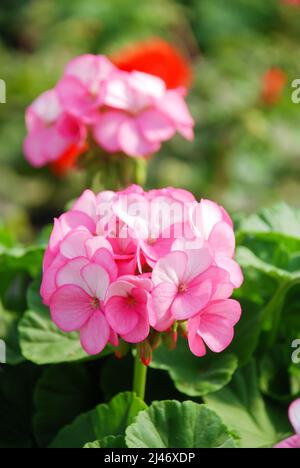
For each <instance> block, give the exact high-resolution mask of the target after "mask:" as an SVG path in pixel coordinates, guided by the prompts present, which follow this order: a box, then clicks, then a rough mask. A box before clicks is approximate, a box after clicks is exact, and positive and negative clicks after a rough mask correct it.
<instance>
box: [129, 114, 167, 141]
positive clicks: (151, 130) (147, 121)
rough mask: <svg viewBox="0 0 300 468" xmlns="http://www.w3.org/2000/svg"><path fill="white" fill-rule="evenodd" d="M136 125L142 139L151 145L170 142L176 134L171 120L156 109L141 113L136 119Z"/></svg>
mask: <svg viewBox="0 0 300 468" xmlns="http://www.w3.org/2000/svg"><path fill="white" fill-rule="evenodd" d="M137 124H138V126H139V128H140V130H141V132H142V133H143V135H144V137H145V138H146V139H147V140H149V141H151V142H153V143H156V142H158V141H167V140H170V139H171V138H172V137H173V136H174V135H175V133H176V127H175V126H174V124H173V123H172V122H171V120H170V119H169V118H168V117H166V116H165V115H163V114H162V113H161V112H160V111H158V110H156V109H149V110H146V111H144V112H142V113H141V114H140V115H139V117H138V118H137Z"/></svg>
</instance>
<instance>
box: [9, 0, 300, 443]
mask: <svg viewBox="0 0 300 468" xmlns="http://www.w3.org/2000/svg"><path fill="white" fill-rule="evenodd" d="M151 36H160V37H163V38H165V39H167V40H169V41H171V42H174V43H175V44H177V46H178V47H180V48H181V49H182V50H183V52H184V53H185V54H186V55H187V56H188V57H189V58H190V60H191V62H192V64H193V70H194V82H193V86H192V89H191V93H190V95H189V98H188V99H189V104H190V106H191V109H192V113H193V115H194V117H195V119H196V122H197V128H196V139H195V142H194V143H192V144H190V143H187V142H185V141H183V140H182V139H181V138H179V137H178V138H176V139H174V140H173V141H172V142H170V143H169V144H166V145H165V146H164V147H163V149H162V151H161V153H160V154H158V155H157V156H155V158H153V160H152V161H151V163H150V170H149V177H148V181H147V185H148V187H151V188H153V187H161V186H166V185H174V186H180V187H185V188H187V189H189V190H191V191H193V192H194V193H195V194H196V195H197V196H198V197H201V196H203V197H207V198H212V199H214V200H216V201H218V202H220V203H222V204H224V205H225V206H226V207H227V208H228V210H229V211H230V212H231V213H232V214H235V217H236V229H237V240H238V252H237V257H238V260H239V261H240V263H241V264H242V266H243V268H244V271H245V277H246V281H245V284H244V286H243V287H242V288H241V290H240V291H239V292H238V293H237V298H238V299H239V300H240V301H241V303H242V306H243V319H242V321H241V323H240V324H239V326H238V327H237V333H236V337H235V340H234V342H233V344H232V346H231V347H230V348H229V350H227V351H226V352H225V353H224V354H222V355H220V356H216V355H215V356H212V355H209V356H207V358H204V359H201V360H199V359H196V358H194V357H193V356H192V355H191V354H190V353H189V352H188V350H187V347H186V343H185V344H183V342H182V341H180V342H179V345H178V348H177V349H176V351H175V352H173V353H170V352H168V351H167V350H165V349H164V348H161V349H159V350H158V351H157V353H155V355H154V359H153V361H152V364H151V369H150V371H149V385H148V391H147V398H146V403H147V405H149V406H150V407H149V408H147V406H146V404H145V403H143V402H142V401H140V400H139V399H138V398H136V397H135V396H134V395H132V394H131V393H128V392H129V391H130V389H131V379H132V376H131V372H132V357H131V356H127V357H126V358H125V359H124V360H122V361H120V362H119V361H116V360H115V359H114V357H113V356H110V350H109V349H108V350H106V351H105V353H104V355H103V356H102V358H101V359H99V360H88V359H87V358H86V356H85V355H84V353H83V352H82V350H81V349H80V346H79V342H78V337H77V335H68V336H66V335H65V334H62V333H60V332H59V331H58V330H57V329H56V327H55V326H54V325H53V323H52V322H51V320H50V318H49V313H48V310H47V309H46V308H45V307H43V305H42V304H41V300H40V297H39V293H38V287H39V281H40V271H41V262H42V257H43V252H44V249H45V247H46V244H47V239H48V234H49V230H48V229H47V228H45V226H47V225H48V224H49V223H51V222H52V219H53V217H54V216H55V215H57V214H60V213H61V212H62V211H63V210H64V207H65V206H66V204H67V203H68V202H69V200H70V199H72V198H75V197H76V196H78V195H79V194H80V193H81V191H82V189H83V187H84V179H83V177H82V175H81V174H80V173H79V174H78V173H72V174H70V176H69V177H67V178H65V179H57V178H55V177H54V176H53V175H51V174H50V172H49V170H48V169H45V170H41V171H36V170H33V169H32V168H30V167H29V166H28V164H27V163H26V162H25V160H24V157H23V154H22V141H23V138H24V136H25V128H24V111H25V109H26V107H27V106H28V105H29V104H30V103H31V101H32V100H33V99H34V98H35V97H36V96H37V95H38V94H40V93H41V92H43V91H44V90H46V89H48V88H50V87H52V86H53V85H54V84H55V83H56V81H57V79H58V78H59V76H60V75H61V73H62V70H63V67H64V65H65V63H66V62H67V61H68V60H69V59H71V58H72V57H74V56H75V55H78V54H81V53H86V52H93V53H104V54H112V53H114V52H116V51H118V50H119V49H120V47H123V46H126V45H128V44H130V43H132V42H134V41H136V40H141V39H146V38H149V37H151ZM299 39H300V9H297V8H295V7H288V6H286V5H283V3H282V2H280V0H265V1H262V0H182V1H179V0H177V1H176V0H151V1H148V0H146V1H143V2H137V1H136V0H110V1H109V0H73V1H69V0H2V1H1V5H0V58H1V71H0V78H1V79H4V80H5V81H6V83H7V104H5V105H0V338H2V339H4V340H5V341H6V343H7V346H8V349H7V351H8V364H9V365H7V366H5V367H4V369H3V371H2V372H1V373H0V447H1V448H2V447H36V446H42V447H45V446H49V445H51V446H57V447H61V446H72V447H73V446H76V447H83V446H86V447H87V448H101V447H117V446H119V447H120V446H125V445H127V446H128V447H154V446H155V447H174V446H176V447H177V445H176V444H180V445H181V446H184V447H203V446H209V447H234V446H241V447H253V446H255V447H270V446H272V445H274V444H275V443H276V442H278V441H279V440H280V439H281V438H283V437H284V436H286V435H289V434H290V431H291V428H290V427H289V424H288V420H287V407H288V405H289V403H290V402H291V401H292V400H293V399H295V398H297V397H299V396H300V367H299V365H296V364H293V363H292V362H291V353H292V350H291V343H292V341H293V340H295V339H297V338H298V339H299V338H300V315H299V314H300V309H299V307H300V289H299V288H300V263H299V258H300V211H299V210H300V184H299V175H300V131H299V128H300V106H297V105H295V104H293V103H292V101H291V93H292V88H291V83H292V81H293V80H294V79H296V78H298V77H300V65H299V64H300V49H299ZM271 67H280V68H282V69H283V70H284V71H285V73H286V74H287V76H288V80H289V82H288V83H287V85H286V87H285V89H284V92H283V95H282V97H281V99H280V100H279V102H278V103H277V104H276V105H273V106H268V105H266V104H264V103H263V102H262V100H261V88H262V77H263V76H264V74H265V73H266V71H267V70H268V69H269V68H271ZM279 202H280V203H279ZM282 202H285V203H282ZM287 204H288V205H290V206H292V207H293V208H291V207H289V206H288V205H287ZM274 205H276V207H275V208H273V206H274ZM262 206H265V207H267V208H266V209H263V210H261V207H262ZM255 212H258V213H259V214H257V215H251V216H249V215H248V214H250V213H255ZM116 376H118V378H117V379H116ZM158 381H159V382H160V385H159V386H158V385H157V382H158ZM108 383H109V385H108ZM120 392H121V393H120ZM117 394H119V395H118V396H117V397H116V395H117ZM112 398H113V399H112ZM172 398H173V399H174V400H173V401H169V400H170V399H172ZM187 399H190V400H192V401H188V400H187ZM155 400H166V401H160V402H159V403H153V401H155ZM203 403H205V406H204V405H203ZM107 405H108V406H107ZM215 413H217V415H218V416H217V415H216V414H215ZM137 415H138V417H137V418H136V416H137ZM220 418H221V419H222V421H221V419H220ZM124 421H125V422H124ZM184 421H185V422H184ZM183 424H184V426H182V425H183ZM170 425H171V427H179V428H181V429H182V430H181V431H179V433H178V434H177V433H175V434H173V433H170V431H169V427H170ZM190 426H192V427H194V428H195V431H196V432H195V433H196V437H193V436H194V435H195V434H191V433H190V432H189V431H188V427H190ZM153 428H156V431H157V432H156V433H155V436H154V435H153V434H154V432H155V431H154V429H153ZM183 433H184V435H183Z"/></svg>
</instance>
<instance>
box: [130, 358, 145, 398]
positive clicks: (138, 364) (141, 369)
mask: <svg viewBox="0 0 300 468" xmlns="http://www.w3.org/2000/svg"><path fill="white" fill-rule="evenodd" d="M147 370H148V368H147V366H145V365H144V364H143V363H142V361H141V356H140V353H139V351H138V349H137V350H136V355H135V362H134V378H133V391H134V392H135V393H136V394H137V396H138V397H139V398H141V399H142V400H144V399H145V393H146V382H147Z"/></svg>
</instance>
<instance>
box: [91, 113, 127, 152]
mask: <svg viewBox="0 0 300 468" xmlns="http://www.w3.org/2000/svg"><path fill="white" fill-rule="evenodd" d="M126 121H128V116H127V115H126V114H125V113H124V112H120V111H108V112H105V113H104V114H101V115H100V116H99V119H98V120H97V122H96V124H95V126H94V128H93V135H94V138H95V140H96V142H97V143H98V144H99V145H100V146H101V147H102V148H104V149H105V151H107V152H109V153H117V152H118V151H120V149H121V146H120V141H119V130H120V126H121V124H123V123H124V122H126Z"/></svg>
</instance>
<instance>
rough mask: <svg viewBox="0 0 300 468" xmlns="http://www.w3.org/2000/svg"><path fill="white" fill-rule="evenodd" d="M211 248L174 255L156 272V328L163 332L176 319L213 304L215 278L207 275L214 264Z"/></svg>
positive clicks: (154, 306) (154, 293)
mask: <svg viewBox="0 0 300 468" xmlns="http://www.w3.org/2000/svg"><path fill="white" fill-rule="evenodd" d="M212 261H213V260H212V257H211V255H210V252H209V250H208V249H205V248H203V249H200V250H198V251H197V252H194V251H186V252H172V253H170V254H168V255H167V256H165V257H164V258H162V259H161V260H159V261H158V262H157V264H156V265H155V267H154V269H153V274H152V281H153V285H154V290H153V293H152V307H153V313H154V321H153V323H152V325H153V326H154V328H155V329H157V330H159V331H162V330H166V329H167V328H169V327H170V326H171V324H172V323H173V322H174V321H175V320H187V319H188V318H190V317H193V316H194V315H195V314H197V313H198V312H199V311H200V310H202V309H204V307H206V306H207V304H208V303H209V300H210V298H211V295H212V290H213V283H212V279H211V278H209V277H206V276H205V275H204V276H203V274H204V273H205V272H207V270H208V269H209V267H210V266H211V265H212Z"/></svg>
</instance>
